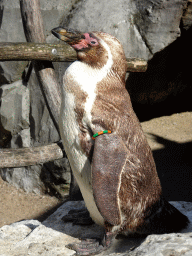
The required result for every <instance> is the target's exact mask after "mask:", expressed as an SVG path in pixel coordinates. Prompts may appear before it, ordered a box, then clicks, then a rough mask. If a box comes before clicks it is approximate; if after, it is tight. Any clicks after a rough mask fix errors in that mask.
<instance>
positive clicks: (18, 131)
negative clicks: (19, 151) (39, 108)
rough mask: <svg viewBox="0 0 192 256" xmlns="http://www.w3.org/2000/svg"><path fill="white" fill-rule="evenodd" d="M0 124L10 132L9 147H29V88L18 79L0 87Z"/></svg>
mask: <svg viewBox="0 0 192 256" xmlns="http://www.w3.org/2000/svg"><path fill="white" fill-rule="evenodd" d="M0 94H1V109H0V118H1V124H2V126H3V127H4V129H6V130H7V131H10V132H11V134H12V141H11V147H12V148H16V147H30V129H29V109H30V100H29V90H28V88H26V86H24V85H23V84H22V80H19V81H17V82H15V83H12V84H6V85H3V86H1V88H0Z"/></svg>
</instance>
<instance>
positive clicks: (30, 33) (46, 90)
mask: <svg viewBox="0 0 192 256" xmlns="http://www.w3.org/2000/svg"><path fill="white" fill-rule="evenodd" d="M20 9H21V16H22V21H23V27H24V32H25V36H26V40H27V43H0V61H11V60H17V61H21V60H28V61H32V65H33V67H34V69H35V72H36V75H37V77H38V80H39V84H40V86H41V90H42V92H43V93H42V94H43V96H44V97H45V102H46V103H47V107H48V110H49V112H50V115H51V117H52V119H53V122H54V124H55V126H56V128H57V130H58V120H59V112H60V105H61V91H60V87H59V84H58V81H57V79H56V75H55V71H54V68H53V65H52V61H56V62H59V61H75V60H76V59H77V55H76V52H75V51H74V50H73V49H72V48H71V47H70V46H69V45H67V44H61V43H60V44H46V39H45V36H44V32H43V20H42V16H41V10H40V3H39V0H20ZM146 69H147V62H146V61H145V60H142V59H137V58H129V59H127V71H128V72H145V71H146ZM58 132H59V130H58ZM60 158H63V151H62V149H61V147H60V146H59V145H58V144H57V143H53V144H51V145H45V146H40V147H34V148H21V149H7V148H6V149H0V168H7V167H21V166H29V165H35V164H39V163H44V162H48V161H52V160H56V159H60Z"/></svg>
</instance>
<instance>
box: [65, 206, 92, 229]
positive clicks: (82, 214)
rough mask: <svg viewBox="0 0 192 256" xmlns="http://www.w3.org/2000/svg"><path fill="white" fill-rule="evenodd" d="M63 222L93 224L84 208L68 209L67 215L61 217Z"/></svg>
mask: <svg viewBox="0 0 192 256" xmlns="http://www.w3.org/2000/svg"><path fill="white" fill-rule="evenodd" d="M62 220H63V221H65V222H72V223H73V225H92V224H94V222H93V220H92V219H91V217H90V215H89V212H88V210H87V209H86V208H85V209H78V210H77V209H74V210H70V211H69V212H68V214H67V215H65V216H63V218H62Z"/></svg>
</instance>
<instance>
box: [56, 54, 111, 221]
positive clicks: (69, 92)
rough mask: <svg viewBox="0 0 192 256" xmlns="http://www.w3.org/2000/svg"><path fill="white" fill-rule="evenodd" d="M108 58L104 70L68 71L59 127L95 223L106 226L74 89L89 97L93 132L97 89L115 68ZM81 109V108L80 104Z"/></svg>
mask: <svg viewBox="0 0 192 256" xmlns="http://www.w3.org/2000/svg"><path fill="white" fill-rule="evenodd" d="M108 55H109V58H108V61H107V63H106V64H105V65H104V66H103V67H102V68H101V69H93V68H92V67H89V66H88V65H86V64H84V63H82V62H80V61H76V62H74V63H73V64H72V65H71V66H70V67H69V68H68V69H67V71H66V73H65V75H64V81H63V84H64V86H63V88H62V89H63V91H62V93H63V95H62V105H61V113H60V124H59V126H60V133H61V138H62V141H63V145H64V148H65V151H66V154H67V156H68V159H69V162H70V165H71V168H72V171H73V174H74V176H75V178H76V180H77V182H78V185H79V187H80V190H81V192H82V195H83V198H84V200H85V204H86V206H87V208H88V210H89V213H90V215H91V217H92V219H93V220H94V221H95V222H96V223H97V224H100V225H103V224H104V219H103V217H102V216H101V214H100V212H99V211H98V208H97V206H96V204H95V200H94V196H93V191H92V180H91V163H90V161H89V159H88V157H87V156H86V154H85V153H84V151H83V149H82V147H81V142H80V136H79V135H80V133H81V130H80V126H79V123H78V121H77V116H76V115H77V114H76V113H77V111H76V110H77V107H78V106H77V98H78V93H79V92H78V91H75V90H74V88H79V89H80V90H81V91H83V92H84V93H85V95H86V100H85V102H83V103H82V104H83V110H84V111H83V117H82V123H83V125H84V126H85V127H89V129H93V128H94V127H93V124H92V115H91V111H92V107H93V104H94V101H95V98H96V86H97V84H98V82H100V81H102V79H103V78H105V77H106V76H107V74H108V72H109V70H110V68H111V67H112V64H113V61H112V55H111V53H110V52H108ZM75 85H78V86H75ZM78 105H81V104H80V103H79V102H78ZM81 107H82V106H81ZM87 140H91V135H90V134H89V133H88V132H87Z"/></svg>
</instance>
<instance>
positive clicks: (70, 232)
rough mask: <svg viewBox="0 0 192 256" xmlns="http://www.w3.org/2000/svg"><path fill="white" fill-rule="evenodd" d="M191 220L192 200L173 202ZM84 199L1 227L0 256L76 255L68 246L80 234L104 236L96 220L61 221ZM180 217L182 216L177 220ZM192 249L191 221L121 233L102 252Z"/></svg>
mask: <svg viewBox="0 0 192 256" xmlns="http://www.w3.org/2000/svg"><path fill="white" fill-rule="evenodd" d="M172 204H173V205H174V206H175V207H177V208H178V209H179V210H180V211H182V212H183V213H184V214H186V215H187V216H188V217H189V219H190V221H192V203H187V202H172ZM84 207H85V206H84V202H81V201H80V202H67V203H65V204H63V205H62V206H61V207H60V208H58V209H57V211H56V212H54V213H53V214H52V215H51V216H50V217H48V218H47V219H46V220H45V221H43V222H42V223H40V222H39V221H37V220H25V221H20V222H16V223H13V224H11V225H7V226H3V227H2V228H0V255H1V256H4V255H6V256H25V255H31V256H37V255H43V256H50V255H53V256H59V255H65V256H69V255H74V251H73V250H69V249H67V248H66V247H65V246H66V245H67V244H69V243H74V242H76V243H78V242H80V241H79V239H80V238H85V237H87V238H91V237H102V236H103V229H102V228H101V227H99V226H98V225H96V224H93V225H91V226H78V225H72V224H71V223H65V222H63V221H62V217H63V216H64V215H66V214H67V213H68V211H69V210H71V209H83V208H84ZM178 221H179V220H178ZM191 253H192V223H190V225H189V227H188V228H187V229H185V230H183V231H182V232H181V233H177V234H174V233H173V234H163V235H149V236H147V237H146V238H142V237H119V238H118V239H115V241H114V242H113V244H112V246H111V248H110V249H109V250H107V251H106V252H103V253H101V254H99V255H100V256H104V255H110V256H154V255H155V256H171V255H174V256H180V255H186V256H189V255H191Z"/></svg>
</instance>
